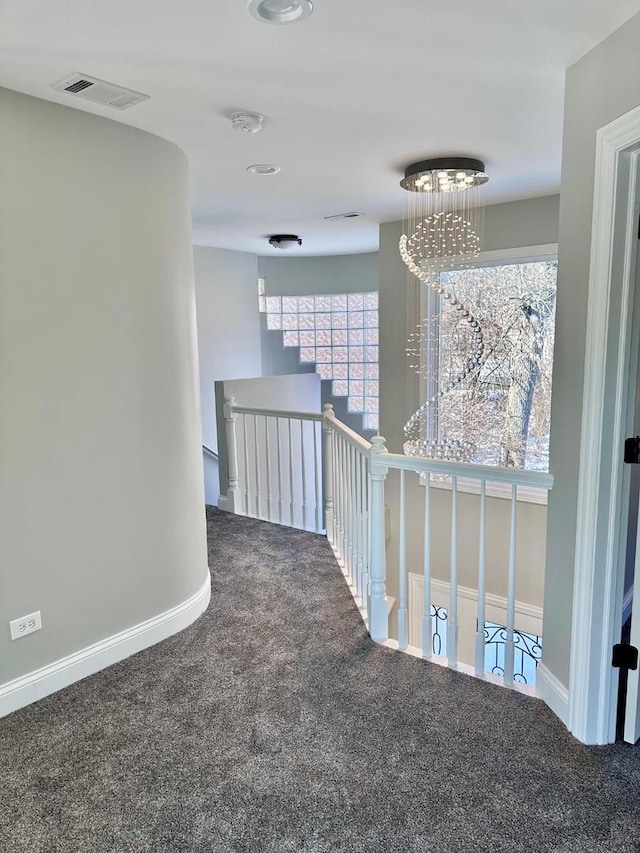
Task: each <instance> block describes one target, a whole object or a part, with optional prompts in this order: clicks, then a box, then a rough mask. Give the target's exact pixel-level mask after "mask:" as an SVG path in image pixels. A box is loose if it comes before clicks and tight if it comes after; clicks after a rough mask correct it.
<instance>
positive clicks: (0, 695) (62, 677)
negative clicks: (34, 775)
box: [0, 572, 211, 717]
mask: <svg viewBox="0 0 640 853" xmlns="http://www.w3.org/2000/svg"><path fill="white" fill-rule="evenodd" d="M210 598H211V576H210V575H209V572H207V577H206V580H205V581H204V583H203V584H202V586H201V587H200V589H199V590H198V591H197V592H196V593H195V594H194V595H192V596H191V597H190V598H187V599H186V601H183V602H181V603H180V604H177V605H176V606H175V607H172V608H170V609H169V610H166V611H165V612H164V613H160V614H158V615H157V616H153V617H152V618H151V619H147V620H146V621H144V622H140V623H139V624H138V625H134V626H133V627H132V628H127V629H126V630H125V631H120V632H119V633H117V634H113V635H112V636H111V637H107V638H106V639H105V640H100V642H98V643H93V645H91V646H87V647H86V648H84V649H81V650H80V651H79V652H75V653H74V654H71V655H67V656H66V657H64V658H60V659H59V660H57V661H54V662H53V663H50V664H48V665H47V666H44V667H42V668H41V669H36V670H34V671H33V672H29V673H27V675H23V676H21V677H20V678H15V679H14V680H13V681H8V682H7V683H6V684H2V685H0V717H4V716H6V714H10V713H11V712H12V711H17V710H18V708H23V707H24V706H25V705H30V704H31V703H32V702H36V701H37V700H38V699H43V698H44V697H45V696H48V695H49V694H50V693H55V692H56V691H57V690H62V688H63V687H68V686H69V685H70V684H73V683H74V682H75V681H79V680H80V679H81V678H86V677H87V676H88V675H93V673H95V672H99V671H100V670H101V669H105V667H107V666H111V665H112V664H114V663H117V662H118V661H121V660H124V659H125V658H128V657H130V656H131V655H134V654H136V652H140V651H142V650H143V649H146V648H148V647H149V646H153V645H155V644H156V643H159V642H160V641H161V640H166V639H167V638H168V637H170V636H172V635H173V634H177V633H178V632H179V631H182V630H183V629H184V628H186V627H187V626H189V625H191V623H192V622H195V620H196V619H197V618H198V617H199V616H200V615H201V614H202V613H203V612H204V611H205V610H206V609H207V606H208V604H209V600H210Z"/></svg>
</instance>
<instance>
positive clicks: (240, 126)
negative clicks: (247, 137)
mask: <svg viewBox="0 0 640 853" xmlns="http://www.w3.org/2000/svg"><path fill="white" fill-rule="evenodd" d="M229 118H230V119H231V126H232V127H233V129H234V130H240V131H242V133H258V132H259V131H261V130H262V123H263V121H264V116H263V115H261V114H260V113H249V112H245V111H244V110H238V111H237V112H235V113H231V115H230V116H229Z"/></svg>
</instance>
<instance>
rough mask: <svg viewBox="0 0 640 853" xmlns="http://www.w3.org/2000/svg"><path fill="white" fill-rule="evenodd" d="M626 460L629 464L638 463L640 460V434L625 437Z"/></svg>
mask: <svg viewBox="0 0 640 853" xmlns="http://www.w3.org/2000/svg"><path fill="white" fill-rule="evenodd" d="M624 461H625V462H626V463H627V465H637V464H638V463H639V462H640V435H636V436H634V437H633V438H625V440H624Z"/></svg>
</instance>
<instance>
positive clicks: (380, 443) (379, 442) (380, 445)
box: [371, 435, 389, 453]
mask: <svg viewBox="0 0 640 853" xmlns="http://www.w3.org/2000/svg"><path fill="white" fill-rule="evenodd" d="M386 440H387V439H386V438H385V437H384V436H382V435H374V436H373V438H372V439H371V445H372V446H371V452H372V453H388V452H389V451H388V450H387V448H386V446H385V442H386Z"/></svg>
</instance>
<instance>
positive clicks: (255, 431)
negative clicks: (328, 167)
mask: <svg viewBox="0 0 640 853" xmlns="http://www.w3.org/2000/svg"><path fill="white" fill-rule="evenodd" d="M258 443H259V439H258V416H257V415H254V416H253V445H254V446H253V449H254V459H255V463H256V518H261V517H262V516H261V514H260V498H261V494H260V491H261V488H262V487H261V484H260V451H259V447H258Z"/></svg>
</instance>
